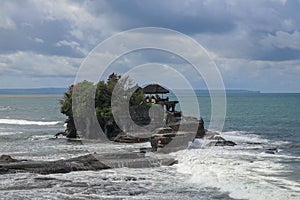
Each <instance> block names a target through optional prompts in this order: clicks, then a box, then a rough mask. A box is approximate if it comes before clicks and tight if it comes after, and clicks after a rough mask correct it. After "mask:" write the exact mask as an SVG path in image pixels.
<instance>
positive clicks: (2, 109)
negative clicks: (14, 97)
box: [0, 106, 11, 111]
mask: <svg viewBox="0 0 300 200" xmlns="http://www.w3.org/2000/svg"><path fill="white" fill-rule="evenodd" d="M7 110H11V107H10V106H0V111H7Z"/></svg>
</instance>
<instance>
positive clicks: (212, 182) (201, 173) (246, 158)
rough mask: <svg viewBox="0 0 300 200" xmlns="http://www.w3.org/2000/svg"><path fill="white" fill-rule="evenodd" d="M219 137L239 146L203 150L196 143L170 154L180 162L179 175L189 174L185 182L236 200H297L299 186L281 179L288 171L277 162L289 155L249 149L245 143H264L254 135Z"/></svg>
mask: <svg viewBox="0 0 300 200" xmlns="http://www.w3.org/2000/svg"><path fill="white" fill-rule="evenodd" d="M222 136H223V137H224V138H226V139H230V140H232V141H234V142H236V143H237V144H238V145H236V146H235V147H207V146H206V147H205V146H203V141H201V140H195V142H194V143H195V144H193V146H192V147H193V148H192V149H187V150H183V151H180V152H177V153H173V154H174V155H175V156H176V157H177V159H178V160H179V164H178V165H177V170H178V172H180V173H183V174H189V175H190V178H189V179H188V182H191V183H193V184H195V185H198V186H199V188H203V187H215V188H218V189H219V191H221V192H228V193H229V195H230V197H232V198H238V199H266V198H270V197H271V198H272V199H299V198H300V183H299V182H296V181H293V180H289V179H287V178H286V177H284V176H283V174H284V173H287V172H288V169H287V167H286V165H284V164H282V163H283V162H280V161H283V160H284V159H286V157H289V156H287V155H284V154H280V155H276V154H275V155H273V154H266V153H264V151H262V150H263V149H262V148H263V147H262V146H260V145H256V144H255V148H254V149H251V148H249V146H248V145H247V142H257V143H259V144H260V143H265V142H267V140H265V139H262V138H260V137H259V136H257V135H254V134H250V135H247V134H245V132H230V133H224V134H222ZM197 146H198V147H199V148H198V149H197ZM259 148H261V149H259Z"/></svg>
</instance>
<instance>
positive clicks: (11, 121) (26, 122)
mask: <svg viewBox="0 0 300 200" xmlns="http://www.w3.org/2000/svg"><path fill="white" fill-rule="evenodd" d="M59 123H62V122H60V121H51V122H49V121H48V122H46V121H29V120H22V119H0V124H8V125H37V126H53V125H57V124H59Z"/></svg>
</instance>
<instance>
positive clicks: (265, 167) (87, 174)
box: [0, 93, 300, 199]
mask: <svg viewBox="0 0 300 200" xmlns="http://www.w3.org/2000/svg"><path fill="white" fill-rule="evenodd" d="M61 98H62V95H0V154H9V155H11V156H13V157H14V158H17V159H30V160H56V159H66V158H70V157H75V156H78V155H84V154H86V153H88V151H87V150H90V149H93V151H95V152H101V151H110V152H114V151H116V150H117V148H120V147H119V146H112V147H105V148H104V147H101V146H99V145H95V146H93V144H91V146H90V147H89V148H88V149H87V148H86V146H85V145H82V143H81V142H80V141H76V140H75V141H74V140H67V139H65V138H58V139H55V138H54V137H53V135H54V134H55V133H57V132H60V131H63V130H64V128H65V127H64V120H65V119H66V117H65V116H64V115H62V114H60V112H59V110H60V107H59V100H60V99H61ZM170 98H172V97H170ZM189 98H190V97H189V95H187V96H186V99H185V100H186V101H188V100H189ZM198 99H199V102H200V112H201V116H202V117H203V119H204V121H205V126H206V127H208V125H209V120H210V117H211V116H210V113H211V112H210V109H211V105H210V96H209V95H207V94H198ZM193 110H194V108H190V112H191V114H192V112H193ZM188 112H189V111H188ZM220 134H221V135H222V137H224V138H226V139H227V140H231V141H234V142H235V143H237V145H236V146H234V147H211V146H208V145H206V141H204V140H201V139H197V140H195V141H194V142H193V143H190V146H189V148H188V149H185V150H182V151H179V152H173V153H170V154H169V155H167V156H170V157H174V158H176V159H177V160H178V161H179V163H178V164H177V165H174V166H171V167H167V166H163V167H157V168H146V169H128V168H120V169H109V170H102V171H81V172H72V173H67V174H51V175H39V174H31V173H17V174H5V175H0V199H24V198H25V199H26V198H27V199H34V198H35V199H42V198H43V199H266V198H272V199H300V94H254V93H253V94H248V93H247V94H245V93H243V94H228V95H227V115H226V120H225V125H224V129H223V131H222V132H221V133H220ZM141 145H145V146H146V147H149V146H150V144H148V143H145V144H136V145H135V144H133V145H131V146H130V148H132V149H134V148H138V147H141ZM121 148H122V147H121ZM270 148H277V149H278V152H276V153H275V154H269V153H266V152H267V150H268V149H270Z"/></svg>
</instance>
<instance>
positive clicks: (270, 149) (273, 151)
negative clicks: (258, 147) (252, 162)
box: [265, 147, 278, 154]
mask: <svg viewBox="0 0 300 200" xmlns="http://www.w3.org/2000/svg"><path fill="white" fill-rule="evenodd" d="M277 152H278V148H276V147H275V148H268V149H266V151H265V153H268V154H275V153H277Z"/></svg>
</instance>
